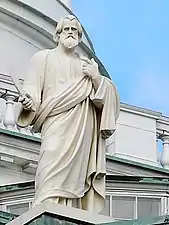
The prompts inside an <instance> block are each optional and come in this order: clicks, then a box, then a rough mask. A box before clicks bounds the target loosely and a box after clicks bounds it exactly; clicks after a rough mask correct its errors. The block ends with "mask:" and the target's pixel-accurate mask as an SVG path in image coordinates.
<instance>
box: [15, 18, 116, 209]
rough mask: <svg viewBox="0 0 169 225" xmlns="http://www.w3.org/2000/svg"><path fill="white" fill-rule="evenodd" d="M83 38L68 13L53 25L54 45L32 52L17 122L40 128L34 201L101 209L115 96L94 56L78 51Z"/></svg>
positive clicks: (79, 27)
mask: <svg viewBox="0 0 169 225" xmlns="http://www.w3.org/2000/svg"><path fill="white" fill-rule="evenodd" d="M81 38H82V27H81V24H80V23H79V21H78V20H77V19H76V17H74V16H72V15H69V16H67V17H65V18H64V19H61V20H60V21H59V23H58V25H57V27H56V32H55V35H54V40H55V41H56V43H57V47H56V48H54V49H52V50H49V49H47V50H42V51H40V52H38V53H36V54H35V55H33V57H32V58H31V60H30V66H29V71H28V75H27V76H26V78H25V82H24V86H23V95H22V96H21V97H20V102H21V103H22V110H21V112H20V115H19V117H18V121H17V124H18V126H20V127H26V126H28V125H32V126H33V130H34V131H35V132H38V131H40V132H41V137H42V143H41V150H40V156H39V162H38V168H37V172H36V178H35V184H36V185H35V186H36V187H35V198H34V205H37V204H40V203H41V202H44V201H46V200H49V201H52V202H54V203H56V204H64V205H67V206H72V207H77V208H80V209H85V210H88V211H91V212H94V211H95V212H100V211H101V210H102V209H103V206H104V198H105V174H106V165H105V142H106V139H107V138H109V137H110V136H111V135H112V134H113V133H114V131H115V126H116V120H117V118H118V115H119V97H118V94H117V91H116V88H115V86H114V85H113V84H112V82H111V80H109V79H108V78H106V77H104V76H102V75H101V74H100V73H99V70H98V64H97V63H96V62H95V61H94V59H91V60H90V59H88V58H86V57H84V56H80V55H79V54H78V53H77V52H76V46H78V44H79V42H80V41H81Z"/></svg>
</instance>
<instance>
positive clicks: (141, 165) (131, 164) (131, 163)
mask: <svg viewBox="0 0 169 225" xmlns="http://www.w3.org/2000/svg"><path fill="white" fill-rule="evenodd" d="M106 159H107V163H108V162H109V161H110V162H115V163H118V164H119V163H121V164H123V165H126V166H127V167H128V166H129V167H130V170H131V172H134V171H132V169H131V167H137V168H141V169H143V170H144V171H145V170H147V173H149V172H150V171H151V174H152V175H153V172H154V173H156V174H157V173H158V174H159V173H160V174H161V175H162V174H163V175H164V174H166V175H167V177H168V176H169V170H167V169H163V168H159V167H156V166H150V165H148V164H144V163H140V162H136V161H131V160H128V159H123V158H120V157H116V156H110V155H107V156H106ZM111 166H112V167H113V164H112V165H111ZM109 167H110V166H109ZM109 171H110V168H109ZM112 172H113V170H112ZM126 172H127V171H126ZM124 173H125V170H124ZM131 174H132V173H131ZM156 176H157V175H156Z"/></svg>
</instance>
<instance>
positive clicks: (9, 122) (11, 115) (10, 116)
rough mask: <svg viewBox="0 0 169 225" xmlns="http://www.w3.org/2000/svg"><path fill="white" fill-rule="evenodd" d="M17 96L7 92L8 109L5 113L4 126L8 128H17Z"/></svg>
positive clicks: (5, 97)
mask: <svg viewBox="0 0 169 225" xmlns="http://www.w3.org/2000/svg"><path fill="white" fill-rule="evenodd" d="M15 98H16V97H15V96H14V95H11V94H8V93H7V94H6V95H5V96H4V99H5V100H6V110H5V115H4V121H3V123H4V126H5V127H6V128H7V129H10V130H11V129H12V130H13V129H14V128H15V112H14V101H15Z"/></svg>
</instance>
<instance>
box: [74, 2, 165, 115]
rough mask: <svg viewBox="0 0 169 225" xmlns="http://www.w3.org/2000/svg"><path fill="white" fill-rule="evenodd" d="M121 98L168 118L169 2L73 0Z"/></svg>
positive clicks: (76, 10)
mask: <svg viewBox="0 0 169 225" xmlns="http://www.w3.org/2000/svg"><path fill="white" fill-rule="evenodd" d="M72 4H73V12H74V13H75V14H76V15H77V16H78V18H79V19H80V21H81V23H82V24H83V26H84V27H85V29H86V31H87V32H88V34H89V36H90V39H91V40H92V42H93V45H94V47H95V51H96V54H97V56H98V57H99V59H100V60H101V61H102V63H103V64H104V66H105V67H106V69H107V70H108V72H109V74H110V76H111V78H112V80H113V81H114V83H115V84H116V86H117V88H118V91H119V94H120V98H121V101H122V102H124V103H128V104H132V105H137V106H140V107H143V108H148V109H152V110H156V111H159V112H162V113H163V114H165V115H168V116H169V13H168V10H169V1H168V0H137V1H136V0H83V1H82V0H72Z"/></svg>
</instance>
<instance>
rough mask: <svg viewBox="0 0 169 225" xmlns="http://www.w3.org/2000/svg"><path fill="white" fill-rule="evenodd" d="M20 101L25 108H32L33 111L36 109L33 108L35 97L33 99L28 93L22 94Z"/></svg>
mask: <svg viewBox="0 0 169 225" xmlns="http://www.w3.org/2000/svg"><path fill="white" fill-rule="evenodd" d="M19 102H21V103H22V106H23V108H24V109H25V110H32V111H34V110H33V105H34V103H33V99H32V97H31V96H30V95H29V94H27V93H25V94H22V95H21V96H20V97H19Z"/></svg>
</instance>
